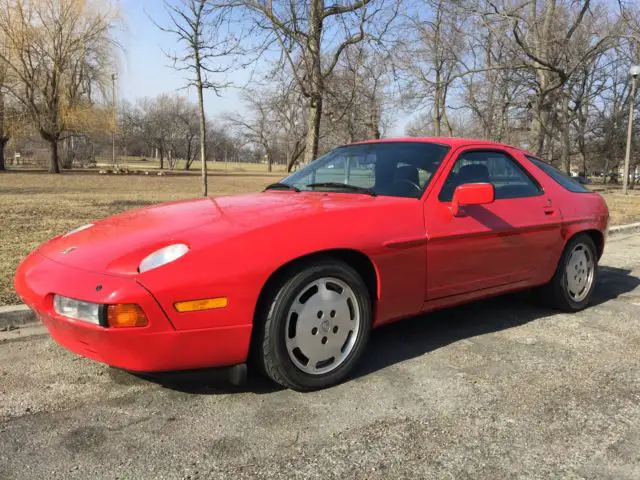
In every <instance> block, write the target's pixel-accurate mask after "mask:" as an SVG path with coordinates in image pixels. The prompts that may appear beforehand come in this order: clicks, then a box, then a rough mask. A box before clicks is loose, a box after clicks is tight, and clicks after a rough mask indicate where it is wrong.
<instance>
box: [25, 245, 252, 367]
mask: <svg viewBox="0 0 640 480" xmlns="http://www.w3.org/2000/svg"><path fill="white" fill-rule="evenodd" d="M14 283H15V288H16V291H17V292H18V294H19V295H20V297H21V298H22V300H23V301H24V302H25V303H26V304H27V305H28V306H29V307H30V308H31V309H32V310H33V311H34V312H35V313H36V315H37V316H38V318H39V319H40V320H41V321H42V322H43V323H44V324H45V325H46V327H47V329H48V330H49V333H50V334H51V337H52V338H53V339H54V340H55V341H56V342H57V343H59V344H60V345H62V346H63V347H65V348H67V349H68V350H71V351H72V352H75V353H77V354H79V355H82V356H84V357H88V358H91V359H93V360H96V361H98V362H102V363H106V364H108V365H111V366H114V367H118V368H122V369H125V370H130V371H138V372H154V371H171V370H189V369H199V368H208V367H218V366H228V365H235V364H239V363H243V362H245V361H246V359H247V354H248V350H249V343H250V338H251V325H240V326H225V327H216V328H207V329H197V330H179V331H178V330H176V329H175V328H174V327H173V325H172V324H171V322H170V321H169V319H168V318H167V315H166V314H165V312H164V311H163V310H162V308H161V307H160V305H159V304H158V302H157V301H156V299H155V298H154V297H153V295H151V294H150V293H149V292H148V291H147V290H146V289H145V288H144V287H142V286H141V285H140V284H139V283H138V282H137V281H136V280H135V279H134V278H131V277H117V276H112V275H103V274H98V273H94V272H87V271H84V270H80V269H77V268H73V267H69V266H66V265H62V264H60V263H57V262H54V261H52V260H49V259H47V258H45V257H44V256H42V255H41V254H40V253H38V252H37V251H36V252H33V253H32V254H31V255H29V256H28V257H27V258H26V259H25V260H24V261H23V262H22V263H21V264H20V266H19V267H18V269H17V271H16V276H15V281H14ZM54 294H59V295H64V296H67V297H70V298H76V299H78V300H84V301H87V302H94V303H100V304H117V303H135V304H137V305H139V306H140V307H141V308H142V310H143V311H144V313H145V315H146V316H147V318H148V320H149V324H148V325H147V326H145V327H132V328H105V327H101V326H98V325H93V324H90V323H87V322H83V321H80V320H74V319H71V318H67V317H62V316H60V315H58V314H56V313H55V311H54V309H53V296H54Z"/></svg>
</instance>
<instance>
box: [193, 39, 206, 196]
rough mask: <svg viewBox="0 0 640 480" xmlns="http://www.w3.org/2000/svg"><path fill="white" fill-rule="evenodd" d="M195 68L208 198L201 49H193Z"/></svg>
mask: <svg viewBox="0 0 640 480" xmlns="http://www.w3.org/2000/svg"><path fill="white" fill-rule="evenodd" d="M193 54H194V60H195V67H196V91H197V93H198V117H199V123H200V166H201V167H202V179H201V180H202V183H201V184H202V196H203V197H206V196H207V194H208V193H209V184H208V182H207V122H206V117H205V116H204V96H203V93H202V89H203V86H202V65H201V64H200V47H199V45H196V46H194V48H193Z"/></svg>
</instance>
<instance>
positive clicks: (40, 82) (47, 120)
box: [0, 0, 115, 173]
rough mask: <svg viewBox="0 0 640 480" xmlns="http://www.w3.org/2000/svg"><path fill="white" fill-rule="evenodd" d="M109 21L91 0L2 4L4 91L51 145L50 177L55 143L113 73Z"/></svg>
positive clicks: (55, 161)
mask: <svg viewBox="0 0 640 480" xmlns="http://www.w3.org/2000/svg"><path fill="white" fill-rule="evenodd" d="M113 20H114V12H113V11H111V10H109V9H105V8H101V6H100V5H98V4H96V3H95V2H88V1H81V0H31V1H29V2H15V1H12V0H2V1H0V34H2V36H3V37H4V39H5V41H6V49H0V61H2V62H3V64H4V65H5V66H6V69H7V75H8V76H9V77H10V79H11V81H10V82H8V85H5V87H6V89H7V91H8V92H9V94H10V95H11V96H13V97H14V98H15V99H17V100H18V101H19V102H20V103H21V104H22V106H23V108H24V109H25V111H26V112H27V113H28V115H29V117H30V118H31V121H32V122H33V123H34V124H35V126H36V128H37V130H38V132H39V133H40V135H41V136H42V138H43V139H44V140H46V141H47V142H48V143H49V147H50V151H51V160H50V165H49V171H50V172H52V173H58V172H60V166H59V162H58V142H59V141H60V139H61V138H62V137H63V135H64V133H65V132H66V131H68V130H69V129H70V128H71V127H72V124H73V122H74V120H75V119H77V118H78V117H79V116H78V115H76V113H77V112H78V110H82V109H87V108H90V105H91V100H92V98H91V97H92V92H93V93H94V94H95V93H96V91H99V90H100V89H101V88H102V87H104V86H105V83H106V79H107V73H110V72H111V70H112V69H111V65H112V53H113V47H114V45H115V43H114V41H113V39H112V37H111V24H112V21H113ZM81 116H82V115H80V117H81Z"/></svg>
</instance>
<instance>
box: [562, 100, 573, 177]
mask: <svg viewBox="0 0 640 480" xmlns="http://www.w3.org/2000/svg"><path fill="white" fill-rule="evenodd" d="M570 126H571V124H570V122H569V97H568V96H567V95H563V96H562V130H561V134H562V164H563V165H564V167H565V171H566V172H567V175H571V143H570V140H569V128H570Z"/></svg>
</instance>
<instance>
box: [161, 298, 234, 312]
mask: <svg viewBox="0 0 640 480" xmlns="http://www.w3.org/2000/svg"><path fill="white" fill-rule="evenodd" d="M228 304H229V301H228V300H227V297H218V298H203V299H201V300H189V301H186V302H177V303H174V304H173V306H174V307H175V309H176V310H177V311H178V312H180V313H185V312H197V311H198V310H213V309H215V308H225V307H226V306H227V305H228Z"/></svg>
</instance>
